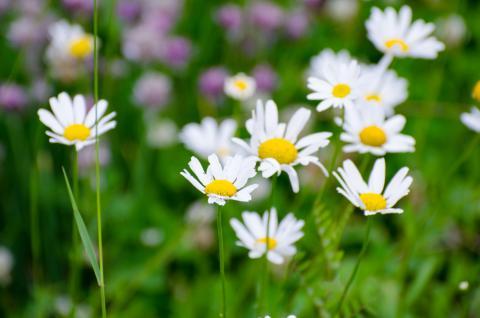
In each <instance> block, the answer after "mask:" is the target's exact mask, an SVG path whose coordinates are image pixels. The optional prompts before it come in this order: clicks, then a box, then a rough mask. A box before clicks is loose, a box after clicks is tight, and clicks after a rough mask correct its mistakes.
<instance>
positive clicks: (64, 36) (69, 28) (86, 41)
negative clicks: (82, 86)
mask: <svg viewBox="0 0 480 318" xmlns="http://www.w3.org/2000/svg"><path fill="white" fill-rule="evenodd" d="M49 33H50V38H51V40H50V44H49V46H48V48H47V58H48V60H49V61H51V62H53V63H55V62H56V60H58V59H61V60H64V59H85V58H87V57H89V56H91V55H92V54H93V39H94V37H93V36H92V35H91V34H88V33H85V31H84V30H83V29H82V27H81V26H79V25H74V24H69V23H68V22H67V21H64V20H62V21H59V22H56V23H55V24H53V25H52V26H51V27H50V29H49Z"/></svg>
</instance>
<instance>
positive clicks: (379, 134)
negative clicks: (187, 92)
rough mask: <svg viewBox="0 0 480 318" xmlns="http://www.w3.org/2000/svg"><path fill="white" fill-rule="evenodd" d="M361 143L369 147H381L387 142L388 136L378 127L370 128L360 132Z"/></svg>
mask: <svg viewBox="0 0 480 318" xmlns="http://www.w3.org/2000/svg"><path fill="white" fill-rule="evenodd" d="M360 141H361V142H362V143H363V144H365V145H368V146H372V147H380V146H382V145H383V144H384V143H385V142H387V135H386V134H385V131H383V129H382V128H380V127H378V126H368V127H365V128H363V130H362V131H361V132H360Z"/></svg>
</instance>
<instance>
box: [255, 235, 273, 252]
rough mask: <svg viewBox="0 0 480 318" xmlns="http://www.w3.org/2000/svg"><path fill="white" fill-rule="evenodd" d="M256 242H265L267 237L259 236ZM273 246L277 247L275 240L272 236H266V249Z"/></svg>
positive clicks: (270, 248)
mask: <svg viewBox="0 0 480 318" xmlns="http://www.w3.org/2000/svg"><path fill="white" fill-rule="evenodd" d="M257 243H261V244H267V238H266V237H262V238H259V239H258V240H257ZM275 247H277V240H276V239H274V238H273V237H269V238H268V249H269V250H273V249H274V248H275Z"/></svg>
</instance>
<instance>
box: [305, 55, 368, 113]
mask: <svg viewBox="0 0 480 318" xmlns="http://www.w3.org/2000/svg"><path fill="white" fill-rule="evenodd" d="M319 75H320V76H319V77H314V76H311V77H309V78H308V85H307V86H308V88H309V89H311V90H312V91H313V93H310V94H309V95H308V96H307V98H308V99H309V100H321V101H322V102H321V103H320V104H318V106H317V111H319V112H321V111H324V110H326V109H328V108H330V107H352V106H353V104H354V102H355V100H356V99H357V98H358V97H359V85H360V84H361V78H360V75H361V69H360V66H359V65H358V63H357V62H356V61H351V62H349V63H345V62H338V61H337V62H336V63H333V61H332V63H330V64H325V65H324V66H323V68H322V70H321V73H320V74H319Z"/></svg>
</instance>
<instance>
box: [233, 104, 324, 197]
mask: <svg viewBox="0 0 480 318" xmlns="http://www.w3.org/2000/svg"><path fill="white" fill-rule="evenodd" d="M310 114H311V112H310V110H308V109H306V108H300V109H299V110H297V112H295V114H294V115H293V116H292V118H291V119H290V121H289V122H288V124H285V123H279V122H278V109H277V105H276V104H275V102H273V101H272V100H269V101H267V103H266V104H265V107H264V105H263V103H262V101H261V100H259V101H258V102H257V108H256V111H253V112H252V118H251V119H249V120H248V121H247V123H246V127H247V130H248V132H249V133H250V136H251V137H250V142H249V143H246V142H245V141H243V140H241V139H238V138H234V139H233V141H234V142H236V143H237V144H238V145H240V146H241V147H242V148H243V149H245V150H246V151H247V152H248V153H249V154H251V155H252V156H255V157H256V158H257V160H258V161H260V166H259V169H258V170H259V171H261V172H262V176H263V177H264V178H270V177H271V176H273V175H274V174H277V175H279V174H280V173H281V172H282V171H285V172H286V173H287V174H288V177H289V179H290V183H291V185H292V189H293V191H294V192H298V191H299V181H298V175H297V172H296V171H295V169H294V168H293V167H294V166H296V165H298V164H301V165H303V166H307V165H309V164H311V163H313V164H315V165H317V166H318V167H320V169H322V171H323V172H324V173H325V175H327V171H326V169H325V167H324V166H323V164H322V163H321V162H320V160H319V159H318V157H316V156H314V153H315V152H317V151H318V150H319V149H320V148H324V147H326V146H327V145H328V144H329V142H330V141H329V139H328V138H330V136H331V135H332V133H330V132H319V133H315V134H311V135H307V136H305V137H302V138H300V139H298V135H299V134H300V132H301V131H302V129H303V127H304V126H305V124H306V123H307V121H308V119H309V117H310Z"/></svg>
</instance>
